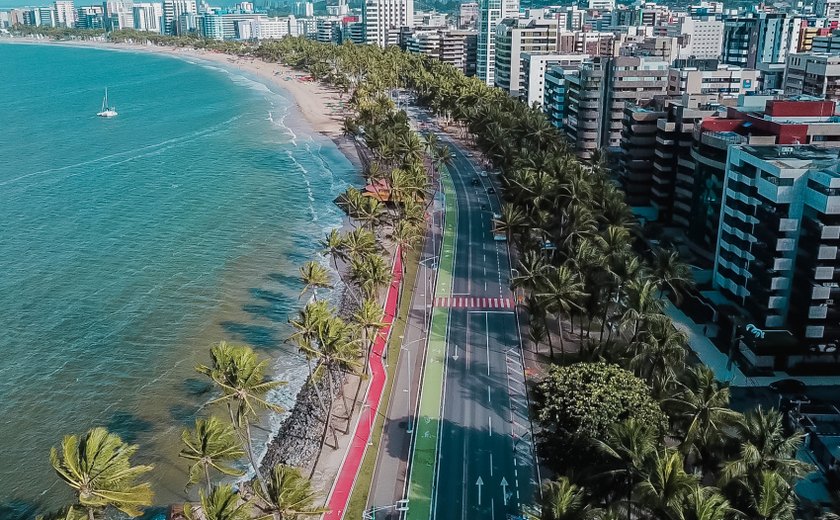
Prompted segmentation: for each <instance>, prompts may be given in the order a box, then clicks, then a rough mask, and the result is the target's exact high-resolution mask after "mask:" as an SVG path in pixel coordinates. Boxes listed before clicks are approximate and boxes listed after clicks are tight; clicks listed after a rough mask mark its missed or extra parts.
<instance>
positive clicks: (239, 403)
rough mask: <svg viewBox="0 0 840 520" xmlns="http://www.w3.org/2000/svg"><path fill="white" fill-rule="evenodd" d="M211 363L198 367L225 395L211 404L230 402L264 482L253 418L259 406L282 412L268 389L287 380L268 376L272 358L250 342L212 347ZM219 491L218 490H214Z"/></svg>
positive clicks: (233, 418)
mask: <svg viewBox="0 0 840 520" xmlns="http://www.w3.org/2000/svg"><path fill="white" fill-rule="evenodd" d="M210 358H211V363H210V365H209V366H208V365H199V366H198V367H196V371H197V372H198V373H199V374H203V375H205V376H207V377H209V378H210V380H212V381H213V383H214V384H215V385H216V386H217V387H218V389H219V390H221V392H222V395H221V396H220V397H217V398H215V399H213V400H212V401H210V404H216V403H219V404H224V405H226V406H227V409H228V414H229V415H230V422H231V424H233V426H234V428H236V432H237V433H238V434H239V438H240V440H241V441H242V444H243V445H244V446H245V451H246V453H247V455H248V461H249V462H250V463H251V467H252V468H253V469H254V473H255V474H256V475H257V477H258V479H257V480H258V481H259V482H260V485H263V481H262V476H261V474H260V468H259V465H258V464H257V460H256V458H255V457H254V450H253V447H252V445H251V421H252V420H253V419H255V418H256V417H257V412H258V410H271V411H273V412H277V413H281V412H283V408H282V407H280V406H278V405H276V404H274V403H271V402H269V401H268V400H267V395H268V392H269V391H271V390H274V389H276V388H280V387H281V386H283V385H285V384H286V382H285V381H274V380H271V379H269V378H268V376H267V375H266V371H267V369H268V360H267V359H260V358H259V356H257V354H256V352H254V350H253V349H252V348H251V347H249V346H246V345H228V344H227V343H225V342H221V343H219V344H218V345H216V346H214V347H213V348H212V349H210ZM214 494H215V493H214Z"/></svg>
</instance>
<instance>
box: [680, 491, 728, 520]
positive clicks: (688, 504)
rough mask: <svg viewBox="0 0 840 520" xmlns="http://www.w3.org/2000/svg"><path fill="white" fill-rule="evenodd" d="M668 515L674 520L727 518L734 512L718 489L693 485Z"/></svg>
mask: <svg viewBox="0 0 840 520" xmlns="http://www.w3.org/2000/svg"><path fill="white" fill-rule="evenodd" d="M669 516H670V517H671V518H673V519H674V520H727V519H729V518H735V517H736V514H735V510H733V509H732V506H730V505H729V501H728V500H726V498H724V496H723V495H721V494H720V490H719V489H717V488H714V487H707V486H695V487H694V488H693V489H692V490H691V491H689V493H688V494H687V495H686V496H685V498H684V499H683V503H682V505H681V506H680V507H678V508H677V509H676V510H675V511H672V512H671V514H670V515H669Z"/></svg>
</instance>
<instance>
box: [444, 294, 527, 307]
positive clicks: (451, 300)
mask: <svg viewBox="0 0 840 520" xmlns="http://www.w3.org/2000/svg"><path fill="white" fill-rule="evenodd" d="M434 303H435V307H448V308H453V309H513V307H514V305H513V298H476V297H471V296H450V297H445V298H435V302H434Z"/></svg>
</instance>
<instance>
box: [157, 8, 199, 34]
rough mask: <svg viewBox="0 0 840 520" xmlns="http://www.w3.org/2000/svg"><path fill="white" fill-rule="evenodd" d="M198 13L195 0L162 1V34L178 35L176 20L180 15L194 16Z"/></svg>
mask: <svg viewBox="0 0 840 520" xmlns="http://www.w3.org/2000/svg"><path fill="white" fill-rule="evenodd" d="M197 12H198V10H197V8H196V4H195V0H164V1H163V33H164V34H178V25H179V24H178V20H179V19H180V18H181V16H182V15H185V14H186V15H189V14H193V15H195V14H196V13H197Z"/></svg>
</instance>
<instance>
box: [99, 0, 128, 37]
mask: <svg viewBox="0 0 840 520" xmlns="http://www.w3.org/2000/svg"><path fill="white" fill-rule="evenodd" d="M133 5H134V3H133V2H132V0H107V1H106V2H105V19H106V26H107V28H108V29H111V30H114V29H133V28H134V9H132V7H133Z"/></svg>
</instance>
